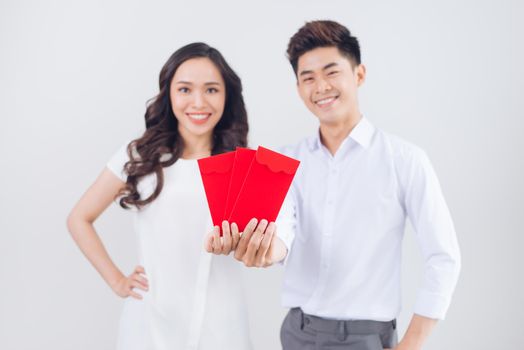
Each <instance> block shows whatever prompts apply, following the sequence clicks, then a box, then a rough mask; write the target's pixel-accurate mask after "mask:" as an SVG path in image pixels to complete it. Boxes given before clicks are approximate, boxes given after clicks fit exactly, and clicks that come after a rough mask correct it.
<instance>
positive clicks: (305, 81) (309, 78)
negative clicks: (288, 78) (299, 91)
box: [302, 77, 313, 83]
mask: <svg viewBox="0 0 524 350" xmlns="http://www.w3.org/2000/svg"><path fill="white" fill-rule="evenodd" d="M302 81H303V82H304V83H309V82H312V81H313V78H311V77H308V78H305V79H304V80H302Z"/></svg>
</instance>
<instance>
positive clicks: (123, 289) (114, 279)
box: [67, 168, 148, 299]
mask: <svg viewBox="0 0 524 350" xmlns="http://www.w3.org/2000/svg"><path fill="white" fill-rule="evenodd" d="M124 185H125V183H124V182H123V181H122V180H120V179H119V178H118V177H117V176H115V175H114V174H113V173H112V172H111V171H110V170H109V169H107V168H106V169H104V171H102V173H101V174H100V175H99V176H98V178H97V179H96V181H95V182H94V183H93V184H92V185H91V187H89V189H88V190H87V191H86V193H84V195H83V196H82V197H81V198H80V200H79V201H78V203H76V205H75V207H74V208H73V210H71V213H70V214H69V216H68V218H67V227H68V229H69V232H70V233H71V236H72V237H73V239H74V240H75V242H76V244H77V245H78V247H79V248H80V250H81V251H82V253H83V254H84V255H85V257H86V258H87V259H88V260H89V262H91V264H92V265H93V266H94V267H95V269H96V270H97V271H98V272H99V273H100V275H101V276H102V278H103V279H104V281H106V283H107V284H108V285H109V286H110V287H111V289H112V290H113V291H114V292H115V293H116V294H117V295H119V296H121V297H127V296H132V297H134V298H137V299H141V298H142V297H141V295H140V294H138V293H136V292H134V291H133V288H139V289H142V290H144V291H147V289H148V284H147V279H146V278H145V277H144V276H142V274H144V273H145V271H144V269H143V268H142V267H141V266H137V267H136V268H135V271H134V272H133V273H132V274H131V275H129V276H128V277H126V276H125V275H124V274H123V273H122V272H121V271H120V270H119V269H118V268H117V267H116V265H115V264H114V263H113V261H112V260H111V258H110V257H109V255H108V253H107V251H106V249H105V247H104V245H103V243H102V241H101V240H100V237H99V236H98V234H97V233H96V231H95V228H94V226H93V223H94V222H95V220H96V219H97V218H98V217H99V216H100V214H102V213H103V212H104V211H105V210H106V209H107V207H108V206H109V205H110V204H111V203H112V202H113V200H114V198H115V196H116V195H117V194H118V192H119V191H120V189H122V188H123V187H124Z"/></svg>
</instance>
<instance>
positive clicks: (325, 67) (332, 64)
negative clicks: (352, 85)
mask: <svg viewBox="0 0 524 350" xmlns="http://www.w3.org/2000/svg"><path fill="white" fill-rule="evenodd" d="M335 66H338V63H337V62H331V63H328V64H326V65H325V66H324V68H322V70H326V69H329V68H331V67H335Z"/></svg>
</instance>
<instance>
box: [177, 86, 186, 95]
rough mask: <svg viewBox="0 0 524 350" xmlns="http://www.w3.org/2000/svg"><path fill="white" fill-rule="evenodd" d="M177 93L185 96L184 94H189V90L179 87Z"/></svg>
mask: <svg viewBox="0 0 524 350" xmlns="http://www.w3.org/2000/svg"><path fill="white" fill-rule="evenodd" d="M178 91H180V92H181V93H183V94H186V93H188V92H189V89H188V88H186V87H181V88H180V89H178Z"/></svg>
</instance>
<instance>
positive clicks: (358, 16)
mask: <svg viewBox="0 0 524 350" xmlns="http://www.w3.org/2000/svg"><path fill="white" fill-rule="evenodd" d="M523 9H524V6H523V5H522V2H519V1H450V0H446V1H438V2H436V1H435V2H429V1H411V2H410V1H394V2H373V1H326V2H309V1H281V2H277V1H272V2H271V1H260V2H253V3H251V2H247V1H246V2H238V3H236V2H231V1H220V2H216V1H207V2H202V1H195V2H187V1H186V2H174V1H170V2H168V1H165V2H161V1H147V2H146V1H84V2H80V1H78V2H74V1H45V2H41V1H14V0H11V1H2V2H1V3H0V52H1V54H0V118H1V123H0V164H1V171H0V183H2V184H3V187H2V189H1V190H0V224H1V226H0V291H1V292H0V348H1V349H6V350H11V349H13V350H14V349H17V350H18V349H20V350H21V349H54V350H62V349H64V350H66V349H67V350H69V349H76V350H82V349H85V350H88V349H89V350H91V349H113V348H114V346H115V341H116V335H117V325H118V319H119V315H120V310H121V307H122V300H121V299H119V298H118V297H117V296H115V295H114V294H113V293H112V291H111V290H110V289H109V288H108V287H107V286H106V285H105V284H104V282H103V280H102V279H101V278H100V277H99V276H98V274H97V272H96V271H95V270H94V268H92V267H91V265H90V264H89V263H88V262H87V260H86V259H85V258H84V257H83V256H82V254H81V253H80V251H79V250H78V249H77V248H76V246H75V245H74V242H73V241H72V239H71V238H70V236H69V234H68V232H67V230H66V225H65V220H66V216H67V214H68V212H69V211H70V209H71V208H72V206H73V205H74V203H75V202H76V201H77V200H78V199H79V198H80V196H81V195H82V193H83V192H84V191H85V190H86V189H87V187H88V186H89V185H90V184H91V183H92V182H93V181H94V179H95V178H96V176H97V175H98V174H99V173H100V171H101V170H102V169H103V167H104V165H105V163H106V162H107V160H108V159H109V157H110V156H111V155H112V154H113V153H114V152H115V151H116V149H117V148H118V147H119V146H120V145H121V144H122V143H123V142H124V141H125V140H127V139H128V138H130V137H132V136H135V135H137V133H139V132H140V131H141V129H142V128H143V125H144V122H143V114H144V111H145V103H146V101H147V100H148V99H149V98H151V97H153V96H154V95H155V94H156V93H157V89H158V88H157V81H158V74H159V72H160V68H161V67H162V65H163V64H164V62H165V61H166V60H167V58H168V57H169V56H170V55H171V53H172V52H173V51H174V50H176V49H177V48H179V47H180V46H182V45H184V44H187V43H189V42H192V41H205V42H207V43H209V44H211V45H212V46H215V47H217V48H218V49H219V50H220V51H221V52H222V53H223V54H224V56H225V57H226V59H227V60H228V61H229V63H230V64H231V65H232V66H233V68H234V69H235V70H236V71H237V73H238V74H239V75H240V77H241V78H242V81H243V84H244V91H245V100H246V103H247V107H248V112H249V121H250V127H251V132H250V144H251V145H252V146H257V145H259V144H263V145H265V146H267V147H277V146H280V145H283V144H289V143H294V142H296V141H298V140H300V139H301V138H302V137H304V136H307V135H310V134H312V133H313V132H315V130H316V126H317V121H316V119H315V117H314V116H313V115H311V114H310V113H309V111H307V110H306V108H305V107H304V106H303V104H302V102H301V101H300V99H299V97H298V95H297V93H296V88H295V79H294V76H293V73H292V70H291V67H290V65H289V63H288V62H287V61H286V58H285V49H286V46H287V42H288V40H289V37H290V36H291V35H292V34H294V33H295V32H296V30H297V29H298V28H299V27H300V26H301V25H302V24H304V22H305V21H307V20H313V19H333V20H337V21H339V22H341V23H343V24H344V25H346V26H348V27H349V28H350V29H351V30H352V32H353V33H354V34H355V35H356V36H357V37H358V38H359V40H360V42H361V48H362V58H363V62H364V64H366V66H367V70H368V75H367V81H366V83H365V85H364V86H363V87H362V88H361V89H360V100H361V109H362V111H363V113H364V114H365V115H366V116H367V117H368V118H369V119H370V120H371V121H372V122H373V123H374V124H375V125H376V126H378V127H379V128H382V129H384V130H386V131H389V132H390V133H393V134H396V135H398V136H400V137H402V138H404V139H407V140H409V141H411V142H413V143H415V144H417V145H419V146H421V147H422V148H423V149H425V150H426V152H427V153H428V154H429V156H430V158H431V160H432V162H433V165H434V167H435V169H436V171H437V174H438V176H439V178H440V181H441V184H442V188H443V191H444V194H445V196H446V199H447V201H448V205H449V207H450V209H451V212H452V215H453V218H454V221H455V224H456V229H457V233H458V238H459V243H460V246H461V249H462V255H463V268H462V274H461V277H460V280H459V283H458V286H457V289H456V293H455V295H454V298H453V302H452V305H451V308H450V310H449V313H448V315H447V319H446V320H445V321H444V322H441V323H439V325H438V326H437V328H436V329H435V331H434V332H433V334H432V335H431V337H430V338H429V340H428V342H427V345H426V347H425V349H433V350H436V349H477V350H480V349H517V348H520V347H522V344H523V342H524V333H523V332H522V331H521V327H522V315H523V314H524V300H523V298H524V297H523V296H524V284H523V281H522V279H523V278H522V276H523V272H522V266H523V263H522V258H521V256H520V254H519V253H520V252H521V250H522V246H523V243H524V239H523V233H524V232H523V230H522V226H520V225H522V217H523V213H524V203H523V198H524V185H523V179H524V171H523V159H524V157H523V154H522V153H523V152H522V150H523V139H522V134H523V131H524V130H523V129H524V128H523V125H524V123H523V120H522V119H523V117H524V116H523V113H522V112H523V110H524V108H523V107H524V96H523V91H524V69H523V62H524V49H523V45H522V43H523V42H524V38H523V35H522V33H524V24H523V22H522V18H523V15H524V11H523ZM95 226H96V228H97V230H98V231H99V233H100V235H101V237H102V239H103V241H104V243H105V244H106V246H107V249H108V250H109V252H110V254H111V256H112V257H113V259H114V260H115V262H116V263H117V264H118V266H120V268H121V269H122V270H123V271H124V272H126V273H129V272H130V271H131V269H132V268H133V267H134V265H135V264H136V242H135V241H134V234H133V232H132V226H131V222H130V215H129V213H127V212H125V211H124V210H122V209H120V208H119V207H117V206H116V205H113V206H112V207H111V208H109V209H108V211H107V212H106V213H104V215H102V217H101V218H100V219H99V220H98V221H97V222H96V224H95ZM403 256H404V260H403V285H402V287H403V310H402V313H401V315H400V317H399V330H400V335H402V333H403V332H404V330H405V329H406V327H407V323H408V322H409V319H410V317H411V308H412V305H413V303H414V298H415V295H416V290H417V286H418V285H419V283H420V280H421V273H422V265H421V263H422V261H421V257H420V254H419V252H418V248H417V246H416V244H415V241H414V239H413V234H412V232H410V230H408V232H407V233H406V239H405V244H404V253H403ZM245 272H246V273H245V279H246V282H247V285H248V287H247V288H248V294H249V311H250V315H251V316H250V317H251V318H250V320H251V326H252V335H253V342H254V344H255V348H256V349H257V350H262V349H278V348H280V343H279V338H278V336H279V335H278V334H279V329H280V323H281V320H282V318H283V316H284V314H285V312H286V310H284V309H282V308H281V306H280V299H279V293H280V284H281V277H282V270H281V267H279V266H276V267H272V268H270V269H266V270H248V269H245Z"/></svg>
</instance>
